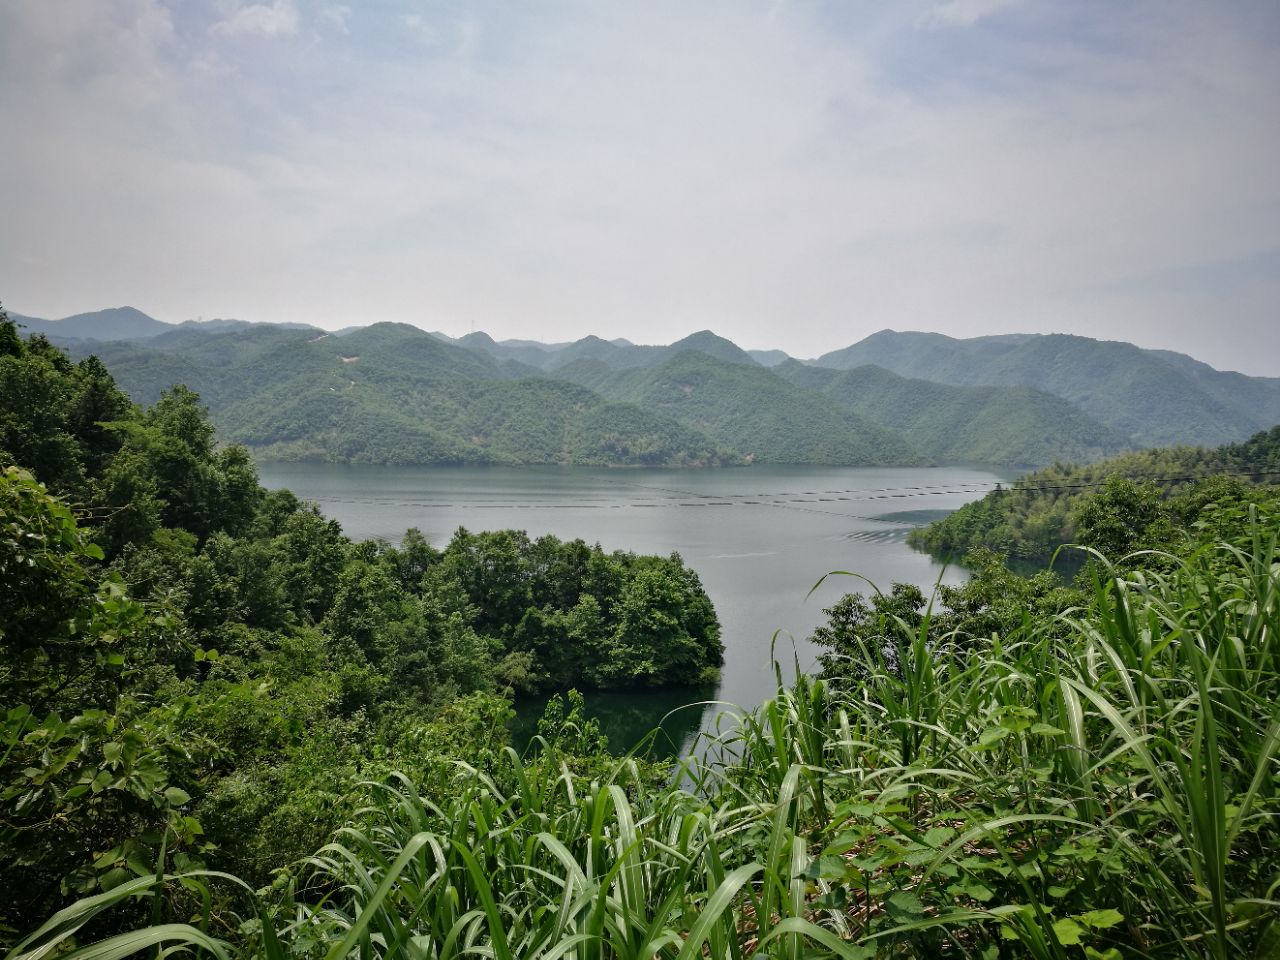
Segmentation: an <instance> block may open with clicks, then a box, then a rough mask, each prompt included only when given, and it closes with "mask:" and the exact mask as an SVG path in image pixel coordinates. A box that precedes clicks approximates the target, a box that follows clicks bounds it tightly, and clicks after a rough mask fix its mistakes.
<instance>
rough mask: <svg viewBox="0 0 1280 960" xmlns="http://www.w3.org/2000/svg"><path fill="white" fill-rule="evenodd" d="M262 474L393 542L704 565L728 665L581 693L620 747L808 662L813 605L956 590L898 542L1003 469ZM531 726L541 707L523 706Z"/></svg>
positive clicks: (688, 722)
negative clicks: (512, 545) (494, 544)
mask: <svg viewBox="0 0 1280 960" xmlns="http://www.w3.org/2000/svg"><path fill="white" fill-rule="evenodd" d="M259 472H260V474H261V482H262V483H263V485H264V486H267V487H271V488H279V487H286V488H288V489H290V490H293V491H294V493H296V494H297V495H298V496H300V497H302V498H303V499H306V500H313V501H315V502H316V503H317V504H318V505H319V507H320V509H321V510H322V511H323V512H324V513H325V515H326V516H329V517H332V518H333V519H336V520H338V521H339V522H340V523H341V524H342V527H343V530H344V531H346V533H347V535H348V536H350V537H352V538H354V539H357V540H360V539H366V538H371V537H381V538H384V539H386V540H389V541H391V542H393V543H394V542H398V541H399V539H400V537H401V536H402V535H403V534H404V531H405V530H406V529H408V528H409V527H417V528H418V529H419V530H421V531H422V533H423V535H424V536H426V537H427V539H428V540H430V542H431V543H432V544H433V545H435V546H437V547H442V546H444V545H445V544H446V543H447V542H448V540H449V538H450V537H451V536H452V534H453V532H454V531H455V530H457V528H458V527H460V526H462V527H466V528H467V529H469V530H473V531H480V530H498V529H504V528H516V529H520V530H526V531H528V533H529V535H530V536H534V537H536V536H541V535H542V534H547V533H550V534H554V535H555V536H557V537H560V538H561V539H573V538H579V537H580V538H582V539H583V540H586V541H587V542H588V543H599V544H601V545H602V546H603V547H604V548H606V549H608V550H632V551H635V552H637V553H660V554H669V553H671V552H673V551H674V552H676V553H679V554H680V556H681V557H683V558H684V561H685V563H687V564H688V565H689V566H690V567H692V568H693V569H694V570H696V571H697V572H698V575H699V576H700V577H701V579H702V583H703V586H704V587H705V588H706V590H707V593H708V595H709V596H710V597H711V601H712V603H714V604H715V608H716V613H717V614H718V616H719V618H720V624H721V627H722V630H723V639H724V645H725V665H724V670H723V673H722V675H721V680H720V684H719V686H718V688H714V689H688V690H662V691H644V692H633V693H617V692H612V691H610V692H607V693H594V694H592V693H588V694H587V705H588V709H589V710H590V712H591V713H593V714H594V715H596V716H598V717H599V718H600V719H601V724H602V727H603V728H604V731H605V733H606V734H608V735H609V738H610V743H611V745H613V746H614V747H619V748H622V747H630V746H631V745H632V744H633V743H634V742H635V740H636V739H637V738H638V737H639V736H640V735H642V734H643V733H645V732H647V731H649V730H651V729H654V728H655V727H657V725H658V723H659V721H661V720H662V719H663V717H664V716H665V715H666V714H667V713H668V712H669V711H671V710H673V709H675V708H676V707H680V706H682V705H684V704H687V703H690V702H694V701H721V702H724V703H730V704H735V705H737V706H740V707H745V708H750V707H754V706H756V705H757V704H759V703H761V702H762V701H764V700H765V699H767V698H769V697H770V696H772V695H773V693H774V691H775V690H776V680H775V672H774V660H775V658H776V659H777V661H778V662H779V663H780V664H781V665H782V671H783V677H784V679H786V678H790V677H792V676H793V675H794V672H795V670H794V667H795V664H797V663H798V664H799V666H800V669H802V670H812V669H813V668H814V667H815V664H816V658H817V654H818V650H817V648H816V647H815V646H814V645H813V644H810V643H809V642H808V641H807V639H806V638H807V637H808V636H809V634H810V633H811V631H812V630H813V628H814V627H816V626H818V625H820V624H821V623H822V622H823V620H824V619H825V618H824V616H823V613H822V611H823V608H824V607H828V606H831V605H832V604H833V603H834V602H835V601H836V600H838V599H839V598H840V597H841V596H842V595H843V594H845V593H848V592H851V591H866V590H867V589H869V588H868V587H867V585H866V583H864V582H863V581H861V580H859V579H857V578H856V577H852V576H834V577H829V578H828V579H827V580H826V581H825V582H824V583H823V584H822V586H820V587H818V589H817V590H814V591H813V594H812V595H811V596H810V595H809V594H810V590H811V589H812V588H813V587H814V584H815V583H817V582H818V581H819V580H820V579H821V578H822V577H823V575H824V574H827V573H830V572H833V571H845V572H847V573H850V574H857V575H859V576H861V577H866V578H867V579H868V580H870V581H872V582H873V583H875V584H876V585H877V586H879V587H881V588H883V589H888V587H889V585H890V584H891V583H892V582H894V581H904V582H909V583H915V584H918V585H920V586H921V587H923V588H925V590H926V592H927V591H928V589H929V588H930V587H931V586H932V585H933V584H934V583H936V582H938V580H939V579H941V580H942V581H943V582H946V583H956V582H959V581H960V580H962V579H963V578H964V572H963V571H962V570H960V569H957V568H954V567H952V568H949V569H947V570H945V571H944V570H943V568H942V566H941V565H940V564H938V563H936V562H935V561H934V560H933V559H932V558H930V557H928V556H927V555H925V554H922V553H918V552H916V551H915V550H912V549H911V548H910V547H908V546H907V545H906V542H905V538H906V534H907V531H908V530H910V529H911V528H912V527H913V526H916V525H918V524H920V523H923V522H927V521H928V520H930V519H933V518H935V517H937V516H941V515H944V514H945V513H947V512H949V511H951V510H955V509H956V508H957V507H960V506H962V505H963V504H965V503H967V502H969V501H971V500H974V499H977V498H979V497H981V496H982V495H983V494H984V493H986V492H987V491H988V490H990V489H991V488H992V487H993V486H994V485H995V484H996V483H997V482H1001V481H1007V480H1008V477H1005V476H1001V475H997V474H995V473H991V472H988V471H986V470H982V469H972V468H966V467H932V468H877V469H854V468H847V467H774V466H754V467H744V468H724V469H718V470H659V469H626V470H620V469H613V470H611V469H605V468H590V467H479V468H460V467H459V468H455V467H389V466H376V465H368V464H314V463H308V464H298V463H264V464H261V465H260V467H259ZM518 708H519V713H520V716H521V721H522V723H523V731H517V737H518V738H519V737H520V736H521V735H522V734H524V735H527V731H528V728H529V727H530V726H531V724H532V722H533V720H534V719H536V716H537V715H538V714H539V713H540V710H541V704H539V703H522V704H519V705H518ZM719 709H720V708H717V707H715V706H711V705H709V706H706V707H702V708H696V709H690V710H684V711H681V712H680V713H678V714H676V715H675V716H673V717H670V718H668V719H667V720H666V722H665V723H664V724H663V730H664V743H663V744H661V745H660V746H661V747H662V748H663V749H662V750H661V752H662V753H664V754H669V753H672V752H676V751H679V750H682V749H683V748H684V747H685V745H686V744H687V742H688V741H689V740H690V739H691V738H692V736H693V735H694V734H695V733H696V732H697V731H698V730H699V729H702V728H707V727H708V726H709V725H710V724H712V723H713V722H714V720H715V716H716V714H717V713H718V712H719Z"/></svg>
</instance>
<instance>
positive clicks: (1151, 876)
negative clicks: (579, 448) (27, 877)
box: [17, 495, 1280, 960]
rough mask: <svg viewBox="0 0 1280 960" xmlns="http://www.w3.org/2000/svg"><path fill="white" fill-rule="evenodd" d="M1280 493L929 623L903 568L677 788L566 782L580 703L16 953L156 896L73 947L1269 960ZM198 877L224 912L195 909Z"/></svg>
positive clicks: (957, 605) (1279, 926)
mask: <svg viewBox="0 0 1280 960" xmlns="http://www.w3.org/2000/svg"><path fill="white" fill-rule="evenodd" d="M1277 508H1280V497H1277V496H1274V495H1273V496H1272V497H1271V499H1270V500H1269V501H1267V502H1266V503H1265V504H1264V505H1263V506H1262V507H1261V508H1260V507H1259V506H1258V505H1256V504H1241V503H1235V504H1225V505H1219V506H1216V507H1213V508H1212V509H1210V510H1208V511H1207V512H1206V516H1207V518H1208V520H1209V522H1208V523H1207V524H1206V525H1204V526H1203V527H1200V528H1197V530H1195V531H1192V532H1191V534H1190V535H1189V536H1188V537H1186V538H1185V539H1184V541H1183V545H1182V547H1181V549H1180V551H1179V553H1178V555H1176V556H1175V557H1173V558H1172V559H1174V560H1176V562H1175V563H1173V564H1172V565H1171V566H1170V567H1169V568H1168V569H1167V570H1165V571H1163V572H1158V571H1152V570H1138V569H1133V570H1131V571H1129V572H1125V571H1122V570H1119V569H1114V568H1110V567H1108V566H1106V565H1105V564H1102V563H1099V564H1097V565H1095V566H1094V567H1093V568H1092V569H1091V574H1090V575H1091V576H1092V580H1091V581H1089V582H1088V583H1087V584H1086V585H1085V588H1083V589H1082V590H1081V592H1079V593H1077V594H1075V595H1074V596H1072V597H1071V598H1070V602H1071V604H1072V605H1071V606H1070V607H1068V608H1066V609H1062V610H1061V611H1059V612H1054V608H1055V607H1057V606H1059V605H1060V603H1061V602H1063V601H1065V600H1067V599H1068V598H1066V597H1065V596H1063V595H1061V594H1059V595H1058V596H1056V597H1055V596H1054V593H1055V591H1057V590H1059V589H1060V588H1059V587H1057V586H1054V585H1053V584H1052V583H1051V582H1050V581H1043V582H1041V583H1040V584H1037V585H1032V586H1028V587H1025V588H1018V589H1021V590H1023V591H1024V594H1023V595H1022V596H1021V597H1020V598H1006V594H1005V591H1006V588H1008V587H1009V586H1010V584H1011V581H1010V580H1008V579H1007V578H1008V576H1009V575H1008V574H1005V573H1000V572H998V571H995V570H994V569H993V570H992V571H990V572H991V575H992V577H993V578H994V579H993V580H992V582H990V583H988V584H986V585H985V586H984V587H980V588H973V589H968V588H966V589H964V590H962V591H960V592H959V593H956V594H951V595H949V597H948V599H947V606H948V607H949V608H950V610H949V612H948V613H946V614H944V615H943V616H941V617H937V618H935V617H933V616H932V615H931V613H930V612H929V611H928V610H924V611H921V610H920V609H919V606H920V605H919V604H918V603H917V598H916V597H913V596H908V595H906V594H905V593H904V592H903V591H895V593H896V594H897V596H892V595H890V596H889V597H887V598H884V599H883V600H882V601H881V602H880V603H877V604H876V610H877V612H878V615H874V616H871V617H868V616H866V615H859V614H855V616H853V617H852V618H851V619H850V618H845V619H846V622H845V623H844V624H843V626H842V625H841V624H838V623H837V624H833V630H834V633H833V634H832V638H833V639H835V638H836V637H837V635H838V640H837V642H834V643H833V644H832V647H833V650H832V653H833V656H832V658H831V661H830V663H829V667H830V668H831V670H832V677H831V678H830V679H828V680H822V679H818V680H802V681H800V682H799V683H798V684H797V685H796V686H795V687H794V688H791V689H784V690H780V691H779V693H778V696H777V698H776V699H775V700H773V701H771V702H769V703H766V704H765V705H763V706H762V707H761V708H760V709H759V710H758V711H756V712H754V713H752V714H750V715H747V716H745V717H742V718H740V722H739V723H737V724H736V725H734V724H731V725H729V727H728V728H727V729H728V732H726V733H725V734H724V735H722V736H721V737H718V738H714V739H711V740H709V741H707V742H706V743H704V744H703V747H702V750H701V751H700V754H701V755H702V756H703V757H704V758H705V760H703V761H699V760H693V759H691V760H689V761H688V762H687V764H686V766H685V768H684V771H683V778H684V779H683V781H682V783H681V784H677V785H672V786H668V787H657V786H655V785H654V784H653V783H652V781H649V782H646V781H645V778H644V777H643V776H642V775H641V774H640V770H639V768H638V767H637V766H636V765H635V764H634V763H632V762H630V761H620V762H615V763H613V764H608V763H605V764H603V765H600V764H597V765H596V766H595V767H594V768H593V769H592V770H589V771H588V770H584V769H583V768H582V767H581V766H580V765H579V766H577V767H576V768H575V767H573V766H571V765H569V764H568V763H566V764H565V765H564V766H563V767H561V768H560V769H561V772H560V774H559V775H558V776H557V775H556V774H555V773H554V772H553V770H554V769H555V767H554V766H550V765H548V764H547V763H546V762H545V760H546V758H547V757H548V756H551V757H556V756H558V754H557V751H558V750H559V749H560V748H561V746H562V745H563V746H567V747H569V748H571V749H575V750H579V751H582V752H590V751H591V749H592V746H591V744H592V742H593V741H594V740H595V735H594V733H593V731H592V729H591V727H590V725H589V724H582V723H581V722H580V717H579V718H577V719H576V720H574V721H571V720H570V718H568V717H564V715H563V714H561V715H560V720H559V722H557V723H556V724H555V727H556V729H557V730H558V731H559V734H558V735H554V736H553V737H552V740H551V741H550V742H549V744H548V749H547V751H546V753H544V754H543V755H542V759H543V761H544V762H543V763H542V764H541V765H540V766H537V767H530V766H528V765H526V764H525V763H522V762H521V760H520V759H519V758H518V757H517V756H516V755H515V754H514V753H512V752H505V753H502V754H500V755H499V756H498V757H497V758H496V759H495V758H493V757H492V756H490V758H489V759H488V760H487V761H485V762H482V763H480V764H478V765H464V766H460V767H458V768H456V770H455V771H454V773H453V774H452V776H451V783H452V790H451V791H450V792H449V793H448V795H447V798H446V799H445V800H443V801H441V800H439V799H435V797H437V796H438V794H435V795H431V794H427V795H424V793H423V791H422V789H421V787H420V785H419V780H418V777H417V776H416V775H415V774H410V775H408V776H404V777H401V776H392V777H388V778H387V779H386V780H384V781H382V782H381V784H379V785H370V794H369V803H368V806H367V807H366V808H365V809H364V810H363V811H362V812H361V813H360V814H359V815H357V816H356V817H355V818H354V819H353V820H352V822H351V825H350V827H349V828H347V829H346V830H343V831H341V832H339V833H337V834H335V835H334V837H333V839H332V840H331V841H330V842H329V843H328V844H326V845H324V846H323V847H321V848H320V849H319V850H317V852H316V853H315V854H314V855H313V856H311V857H308V858H306V860H305V861H303V862H302V864H300V866H299V868H298V870H297V872H296V873H290V874H288V875H282V877H281V879H280V881H278V882H277V883H276V884H275V885H273V887H272V888H271V889H270V890H265V891H258V892H255V891H254V890H253V889H252V888H250V887H247V886H245V885H243V884H238V883H237V882H236V881H235V880H234V879H232V878H220V877H208V876H201V875H198V874H195V873H191V872H187V873H185V874H182V875H180V876H179V877H178V878H168V879H166V878H164V877H159V876H155V875H144V876H140V877H139V878H138V879H137V880H134V881H132V882H131V883H125V884H122V885H121V886H118V887H116V888H114V889H113V890H111V891H110V892H109V893H108V894H106V895H104V896H102V897H99V898H96V899H86V900H83V901H80V902H78V903H76V904H74V905H73V906H71V907H70V908H68V910H67V911H65V912H64V913H63V914H62V915H61V916H60V917H58V918H55V919H54V920H51V921H50V922H49V923H48V924H46V925H45V926H44V927H43V928H42V929H40V930H38V931H36V932H35V933H34V934H32V935H30V936H29V937H27V938H26V939H24V940H23V941H22V942H21V943H20V945H19V947H18V950H17V954H18V955H19V956H22V957H32V958H34V957H35V956H37V955H38V954H39V953H40V952H41V951H47V950H55V949H60V948H66V947H71V946H74V945H76V944H78V943H84V942H85V941H86V940H88V939H92V937H86V935H85V934H86V931H85V930H84V929H82V924H84V923H85V922H87V921H90V920H92V919H93V918H94V917H95V916H97V917H99V919H101V917H103V916H107V917H109V916H114V915H116V914H117V913H118V912H122V911H127V910H128V908H129V906H130V904H132V903H135V902H138V901H140V900H141V901H143V902H145V901H146V900H147V899H150V900H151V902H152V903H153V904H154V905H156V909H155V910H154V913H153V915H152V916H151V918H150V920H149V921H148V922H143V923H140V924H138V926H137V928H136V929H134V930H133V931H132V932H129V933H125V934H121V935H119V936H118V937H116V938H114V939H110V940H107V941H105V942H103V943H100V944H97V945H93V946H89V947H86V948H85V952H83V953H75V954H72V956H74V957H79V956H90V955H95V956H96V955H107V954H109V953H110V952H112V951H120V952H124V951H126V950H129V949H149V948H154V947H155V946H157V945H163V946H165V947H169V948H172V947H179V946H183V947H186V948H188V949H190V950H192V951H195V952H203V953H209V954H212V955H214V956H219V957H229V956H232V955H239V956H254V957H259V956H260V957H265V958H271V960H276V958H283V957H294V956H298V957H300V956H314V955H320V954H323V955H325V956H327V957H334V958H338V957H347V956H362V957H384V956H385V957H393V956H394V957H399V956H410V957H420V958H445V957H449V958H453V957H463V956H472V955H484V956H493V957H498V958H517V957H519V958H533V957H544V958H556V957H572V958H581V960H597V958H601V960H602V958H605V957H612V958H635V960H641V958H643V960H650V958H654V957H664V958H676V960H691V958H695V957H701V956H712V957H733V958H745V957H752V956H772V957H801V956H803V957H812V958H818V957H844V958H854V960H872V958H891V957H918V958H926V957H937V956H960V957H981V958H996V957H1034V958H1045V960H1071V958H1077V957H1080V958H1086V960H1088V958H1092V960H1121V958H1126V957H1135V958H1137V957H1148V958H1164V957H1184V958H1203V957H1211V958H1217V960H1228V958H1232V960H1234V958H1238V957H1270V956H1274V955H1275V950H1276V947H1277V943H1280V921H1277V917H1278V916H1280V901H1277V898H1276V890H1277V885H1278V884H1280V873H1278V872H1277V870H1278V869H1280V867H1278V865H1277V860H1276V850H1277V849H1280V764H1278V763H1277V753H1278V751H1280V707H1278V706H1277V703H1278V702H1280V689H1277V687H1278V685H1280V659H1278V658H1280V648H1278V647H1277V644H1278V643H1280V639H1278V638H1280V552H1278V544H1277V533H1276V531H1277V526H1278V525H1280V515H1278V514H1277V513H1276V512H1275V511H1276V510H1277ZM1218 532H1225V534H1226V537H1225V540H1223V541H1222V542H1214V539H1213V538H1214V536H1215V534H1216V533H1218ZM979 579H983V577H982V576H980V577H979ZM1006 599H1009V600H1010V601H1011V602H1009V603H1006V602H1005V600H1006ZM1024 600H1030V601H1031V602H1032V607H1033V608H1034V609H1029V608H1028V606H1027V605H1026V604H1025V603H1023V602H1022V601H1024ZM868 609H869V608H868ZM993 624H998V627H997V629H994V630H992V629H991V628H992V625H993ZM846 627H849V628H850V629H845V628H846ZM844 659H851V660H852V661H853V662H854V663H853V666H854V668H853V669H848V668H846V666H845V665H844V664H842V663H841V661H842V660H844ZM686 787H687V788H686ZM192 889H194V890H197V891H202V892H203V893H204V895H205V896H206V897H207V900H206V901H205V902H207V903H208V904H210V906H209V907H208V908H207V909H201V908H199V907H196V908H195V909H187V910H185V911H183V910H182V909H180V908H181V906H182V903H183V896H184V895H185V894H184V891H189V890H192ZM175 901H176V902H175ZM103 911H106V913H103Z"/></svg>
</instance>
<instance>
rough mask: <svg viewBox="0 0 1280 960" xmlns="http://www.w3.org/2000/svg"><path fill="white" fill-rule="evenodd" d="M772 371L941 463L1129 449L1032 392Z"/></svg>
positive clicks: (1035, 460) (881, 375) (867, 372)
mask: <svg viewBox="0 0 1280 960" xmlns="http://www.w3.org/2000/svg"><path fill="white" fill-rule="evenodd" d="M774 372H776V373H777V374H778V375H779V376H780V377H783V378H785V379H786V380H788V381H789V382H791V383H794V384H795V385H797V386H800V387H804V388H805V389H807V390H813V391H815V392H817V393H821V394H823V395H824V396H826V397H828V398H830V400H831V401H832V402H834V403H836V404H838V405H839V406H841V407H844V408H845V409H847V410H850V411H852V412H853V413H856V414H858V415H859V416H861V417H865V418H866V419H867V420H870V421H871V422H872V423H876V424H879V425H881V426H883V427H888V428H889V429H891V430H895V431H897V432H898V433H899V434H901V435H902V437H903V439H904V440H906V441H907V442H908V443H910V444H911V445H912V446H913V447H914V448H915V449H917V450H919V451H920V452H921V453H922V454H924V455H925V456H927V457H932V458H933V459H935V460H940V461H944V462H946V461H951V462H955V461H966V462H970V463H988V464H995V465H1000V466H1023V467H1026V466H1042V465H1044V464H1048V463H1052V462H1053V461H1055V460H1074V461H1090V460H1097V459H1098V458H1100V457H1104V456H1107V455H1108V454H1113V453H1118V452H1120V451H1121V450H1123V449H1125V448H1126V447H1127V446H1128V443H1126V442H1125V441H1124V439H1123V438H1121V437H1120V436H1119V435H1118V434H1117V433H1115V431H1113V430H1110V429H1108V428H1107V427H1104V426H1103V425H1102V424H1100V423H1098V421H1097V420H1095V419H1093V418H1092V417H1090V416H1088V415H1087V414H1085V413H1084V412H1083V411H1081V410H1080V408H1079V407H1077V406H1075V405H1074V404H1072V403H1069V402H1067V401H1066V400H1063V399H1061V398H1060V397H1055V396H1053V395H1051V394H1048V393H1044V392H1043V391H1041V390H1034V389H1032V388H1030V387H1004V386H996V387H973V386H967V387H959V386H951V385H949V384H944V383H933V382H930V381H928V380H916V379H911V378H908V377H900V376H898V375H897V374H894V373H890V372H889V371H888V370H884V369H882V368H880V367H876V366H865V367H857V368H856V369H853V370H833V369H831V368H829V367H815V366H805V365H804V364H800V363H796V362H795V361H794V360H792V361H788V362H787V363H784V364H781V365H779V366H777V367H774Z"/></svg>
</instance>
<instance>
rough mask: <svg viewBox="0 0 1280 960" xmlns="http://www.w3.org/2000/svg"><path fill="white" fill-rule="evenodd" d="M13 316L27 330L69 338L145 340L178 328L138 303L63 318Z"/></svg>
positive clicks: (11, 317) (11, 316)
mask: <svg viewBox="0 0 1280 960" xmlns="http://www.w3.org/2000/svg"><path fill="white" fill-rule="evenodd" d="M10 319H11V320H13V321H14V322H15V323H17V324H20V325H21V326H22V327H23V328H25V329H24V331H23V332H24V333H43V334H44V335H45V336H46V337H56V338H60V339H66V340H145V339H147V338H148V337H155V336H159V335H160V334H162V333H167V332H169V331H170V330H172V329H173V328H174V325H173V324H171V323H163V322H161V321H159V320H156V319H155V318H153V317H149V316H147V315H146V314H145V313H143V312H142V311H141V310H138V309H137V308H135V307H113V308H110V309H107V310H94V311H92V312H90V313H77V314H74V315H72V316H70V317H63V318H62V319H61V320H42V319H40V318H39V317H24V316H22V315H21V314H17V313H15V314H11V315H10Z"/></svg>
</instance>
